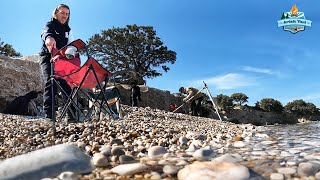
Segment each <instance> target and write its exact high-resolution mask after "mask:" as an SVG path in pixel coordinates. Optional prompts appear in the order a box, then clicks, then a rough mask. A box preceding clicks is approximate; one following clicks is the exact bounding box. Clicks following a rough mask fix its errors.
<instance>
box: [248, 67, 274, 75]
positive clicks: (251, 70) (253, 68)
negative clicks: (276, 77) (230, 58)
mask: <svg viewBox="0 0 320 180" xmlns="http://www.w3.org/2000/svg"><path fill="white" fill-rule="evenodd" d="M242 70H244V71H248V72H255V73H263V74H270V75H273V74H275V72H274V71H272V70H271V69H264V68H256V67H251V66H242Z"/></svg>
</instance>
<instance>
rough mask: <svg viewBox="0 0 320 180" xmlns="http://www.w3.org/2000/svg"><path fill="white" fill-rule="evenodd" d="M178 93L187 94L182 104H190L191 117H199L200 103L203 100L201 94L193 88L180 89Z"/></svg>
mask: <svg viewBox="0 0 320 180" xmlns="http://www.w3.org/2000/svg"><path fill="white" fill-rule="evenodd" d="M179 92H180V93H182V94H187V97H185V98H183V102H186V103H190V108H191V115H192V116H201V115H202V113H201V101H202V100H203V94H202V93H201V92H199V90H198V89H196V88H194V87H188V88H186V87H180V88H179Z"/></svg>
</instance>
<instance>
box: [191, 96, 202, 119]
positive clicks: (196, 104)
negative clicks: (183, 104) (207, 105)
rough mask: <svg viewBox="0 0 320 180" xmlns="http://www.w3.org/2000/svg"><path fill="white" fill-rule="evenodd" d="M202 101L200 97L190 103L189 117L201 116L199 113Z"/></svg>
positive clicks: (200, 112)
mask: <svg viewBox="0 0 320 180" xmlns="http://www.w3.org/2000/svg"><path fill="white" fill-rule="evenodd" d="M202 100H203V97H200V98H198V99H196V100H193V101H191V105H190V107H191V113H192V114H191V115H192V116H202V111H201V101H202Z"/></svg>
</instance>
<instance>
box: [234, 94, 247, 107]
mask: <svg viewBox="0 0 320 180" xmlns="http://www.w3.org/2000/svg"><path fill="white" fill-rule="evenodd" d="M230 98H231V99H232V100H233V101H234V102H235V103H238V104H239V105H240V106H241V105H242V104H243V103H246V102H248V99H249V98H248V96H247V95H245V94H243V93H233V94H232V95H231V96H230Z"/></svg>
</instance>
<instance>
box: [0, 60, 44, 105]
mask: <svg viewBox="0 0 320 180" xmlns="http://www.w3.org/2000/svg"><path fill="white" fill-rule="evenodd" d="M34 59H36V56H34ZM0 77H1V78H0V87H1V91H0V111H2V110H3V109H4V108H5V106H6V105H7V104H8V103H10V102H11V101H12V100H13V99H14V98H16V97H18V96H22V95H25V94H26V93H28V92H30V91H33V90H35V91H42V89H43V83H42V76H41V70H40V65H39V63H38V62H35V61H32V60H28V59H26V58H25V59H24V60H23V59H14V58H10V57H6V56H1V55H0Z"/></svg>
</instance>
